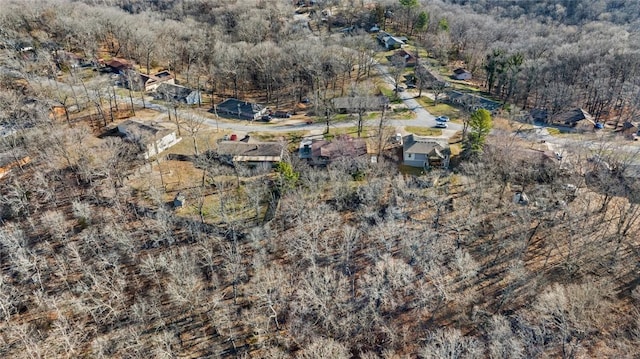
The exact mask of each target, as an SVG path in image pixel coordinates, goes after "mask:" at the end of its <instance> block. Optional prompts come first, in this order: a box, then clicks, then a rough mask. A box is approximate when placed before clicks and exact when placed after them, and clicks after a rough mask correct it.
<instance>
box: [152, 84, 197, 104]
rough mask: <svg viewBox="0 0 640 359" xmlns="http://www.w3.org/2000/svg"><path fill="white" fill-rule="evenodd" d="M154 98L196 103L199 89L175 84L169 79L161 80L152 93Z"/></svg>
mask: <svg viewBox="0 0 640 359" xmlns="http://www.w3.org/2000/svg"><path fill="white" fill-rule="evenodd" d="M153 98H154V99H156V100H164V101H169V102H174V103H183V104H187V105H197V104H199V103H200V101H201V98H200V91H198V90H194V89H190V88H188V87H184V86H180V85H175V84H173V83H170V82H169V81H165V82H162V83H161V84H159V85H158V87H157V88H156V91H155V92H154V93H153Z"/></svg>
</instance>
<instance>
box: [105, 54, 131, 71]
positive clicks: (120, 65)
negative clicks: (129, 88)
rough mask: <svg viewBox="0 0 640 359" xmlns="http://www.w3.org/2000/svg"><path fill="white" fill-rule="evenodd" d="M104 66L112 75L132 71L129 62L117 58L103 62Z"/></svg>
mask: <svg viewBox="0 0 640 359" xmlns="http://www.w3.org/2000/svg"><path fill="white" fill-rule="evenodd" d="M104 66H105V67H106V68H107V69H108V70H109V71H111V72H113V73H114V74H123V73H125V71H127V70H131V69H133V64H132V63H131V62H129V61H127V60H125V59H120V58H117V57H114V58H112V59H111V60H109V61H107V62H104Z"/></svg>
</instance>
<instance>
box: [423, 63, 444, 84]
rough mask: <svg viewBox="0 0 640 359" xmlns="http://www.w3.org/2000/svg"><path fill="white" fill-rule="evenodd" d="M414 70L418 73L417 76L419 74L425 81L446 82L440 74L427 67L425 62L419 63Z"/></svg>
mask: <svg viewBox="0 0 640 359" xmlns="http://www.w3.org/2000/svg"><path fill="white" fill-rule="evenodd" d="M416 72H417V73H419V76H421V77H422V79H423V80H424V81H425V82H426V83H435V82H441V83H443V84H446V81H445V80H444V79H443V78H442V76H440V75H439V74H437V73H436V72H435V71H433V70H432V69H431V68H429V67H427V66H426V65H425V64H420V65H419V66H418V67H417V68H416Z"/></svg>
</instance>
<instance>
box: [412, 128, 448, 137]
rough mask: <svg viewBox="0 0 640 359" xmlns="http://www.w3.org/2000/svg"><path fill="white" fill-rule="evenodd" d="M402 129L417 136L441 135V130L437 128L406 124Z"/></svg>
mask: <svg viewBox="0 0 640 359" xmlns="http://www.w3.org/2000/svg"><path fill="white" fill-rule="evenodd" d="M404 129H405V130H406V131H407V132H411V133H413V134H416V135H418V136H434V137H435V136H442V130H441V129H439V128H429V127H417V126H407V127H405V128H404Z"/></svg>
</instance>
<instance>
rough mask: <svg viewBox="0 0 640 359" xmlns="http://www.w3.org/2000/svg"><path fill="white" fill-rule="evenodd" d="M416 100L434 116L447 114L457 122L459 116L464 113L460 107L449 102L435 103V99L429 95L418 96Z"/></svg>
mask: <svg viewBox="0 0 640 359" xmlns="http://www.w3.org/2000/svg"><path fill="white" fill-rule="evenodd" d="M416 101H418V103H420V104H421V105H422V107H424V109H425V110H427V111H429V113H431V114H432V115H434V116H447V117H449V118H450V119H451V120H452V121H454V122H455V121H459V118H460V116H461V115H462V113H461V111H460V110H459V109H457V108H455V107H453V106H451V105H449V104H446V103H443V102H438V104H437V105H434V101H433V100H432V99H430V98H428V97H420V98H416Z"/></svg>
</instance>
